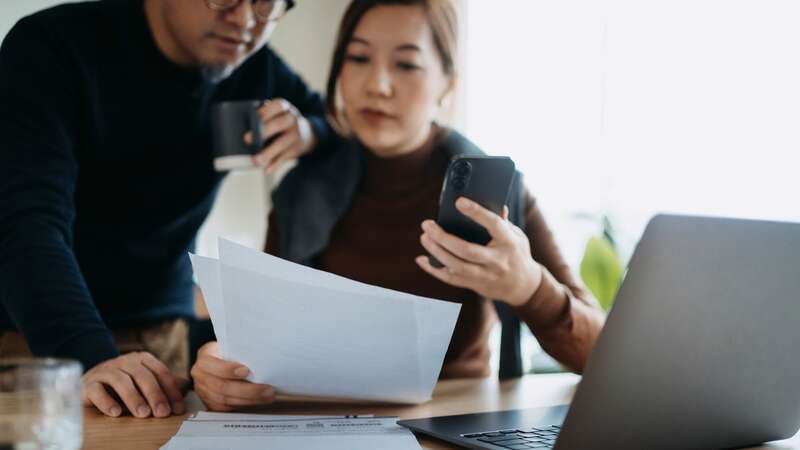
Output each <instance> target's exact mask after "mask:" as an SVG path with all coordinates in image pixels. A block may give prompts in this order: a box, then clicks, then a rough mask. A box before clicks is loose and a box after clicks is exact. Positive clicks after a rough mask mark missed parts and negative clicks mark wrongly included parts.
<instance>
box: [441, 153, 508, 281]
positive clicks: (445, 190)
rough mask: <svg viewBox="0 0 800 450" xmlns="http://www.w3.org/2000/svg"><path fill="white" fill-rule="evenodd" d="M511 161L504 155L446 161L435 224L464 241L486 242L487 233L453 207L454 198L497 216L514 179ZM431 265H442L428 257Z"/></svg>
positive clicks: (488, 237) (454, 205) (460, 156)
mask: <svg viewBox="0 0 800 450" xmlns="http://www.w3.org/2000/svg"><path fill="white" fill-rule="evenodd" d="M514 173H515V166H514V161H512V160H511V158H509V157H507V156H464V155H459V156H455V157H453V159H452V160H450V165H449V166H448V168H447V172H446V173H445V176H444V183H443V185H442V194H441V196H440V197H439V213H438V215H437V218H436V223H438V224H439V226H441V227H442V228H443V229H444V230H445V231H447V232H448V233H450V234H453V235H456V236H458V237H460V238H461V239H464V240H465V241H469V242H474V243H476V244H480V245H486V244H487V243H489V241H490V240H491V236H490V235H489V232H488V231H486V228H484V227H483V226H481V225H478V223H477V222H475V221H473V220H472V219H470V218H469V217H467V216H465V215H463V214H461V212H459V211H458V209H456V200H457V199H458V198H459V197H466V198H468V199H470V200H472V201H474V202H476V203H478V204H479V205H481V206H483V207H484V208H486V209H488V210H489V211H492V212H494V213H495V214H497V215H501V214H502V212H503V206H505V205H506V202H507V199H508V192H509V191H510V190H511V182H512V181H513V180H514ZM429 258H430V262H431V265H432V266H434V267H443V265H442V264H441V263H440V262H439V261H438V260H437V259H436V258H434V257H432V256H430V257H429Z"/></svg>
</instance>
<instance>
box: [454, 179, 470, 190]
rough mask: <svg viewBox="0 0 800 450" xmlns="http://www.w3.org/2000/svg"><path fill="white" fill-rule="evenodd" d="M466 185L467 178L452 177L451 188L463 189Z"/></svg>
mask: <svg viewBox="0 0 800 450" xmlns="http://www.w3.org/2000/svg"><path fill="white" fill-rule="evenodd" d="M465 187H467V180H465V179H464V178H462V177H456V178H453V188H454V189H455V190H457V191H463V190H464V188H465Z"/></svg>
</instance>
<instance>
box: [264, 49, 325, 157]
mask: <svg viewBox="0 0 800 450" xmlns="http://www.w3.org/2000/svg"><path fill="white" fill-rule="evenodd" d="M267 50H268V52H269V55H270V59H271V60H272V61H271V64H270V65H271V67H272V71H271V72H272V73H271V76H274V77H275V96H276V97H282V98H285V99H286V100H288V101H289V103H291V104H292V105H294V106H295V107H296V108H297V109H298V110H300V112H301V113H302V114H303V116H304V117H305V118H306V119H308V121H309V122H310V123H311V127H312V128H313V129H314V134H315V135H316V137H317V148H316V150H315V152H313V153H318V152H320V151H322V152H326V151H327V149H330V148H332V147H335V146H336V144H337V142H338V139H339V138H338V136H337V135H336V133H335V132H334V131H333V129H332V128H331V126H330V124H328V120H327V119H326V117H325V116H326V110H325V104H324V102H323V101H322V98H321V97H320V96H319V94H317V93H316V92H314V91H313V90H311V89H310V88H309V87H308V85H306V83H305V81H303V79H302V78H301V77H300V76H299V75H298V74H297V73H295V72H294V71H293V70H292V69H291V68H290V67H289V66H288V65H287V64H286V63H285V62H284V61H283V60H282V59H281V58H280V57H279V56H278V55H277V54H275V53H274V52H273V51H272V49H269V48H268V49H267Z"/></svg>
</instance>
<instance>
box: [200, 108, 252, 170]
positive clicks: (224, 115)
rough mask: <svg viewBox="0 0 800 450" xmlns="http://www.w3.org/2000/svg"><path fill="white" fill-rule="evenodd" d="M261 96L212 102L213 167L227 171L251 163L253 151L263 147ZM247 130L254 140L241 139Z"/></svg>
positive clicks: (241, 167) (250, 164)
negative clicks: (251, 98) (260, 114)
mask: <svg viewBox="0 0 800 450" xmlns="http://www.w3.org/2000/svg"><path fill="white" fill-rule="evenodd" d="M263 104H264V102H262V101H260V100H239V101H227V102H220V103H215V104H214V105H212V106H211V139H212V148H213V151H214V169H215V170H217V171H218V172H226V171H229V170H235V169H244V168H248V167H253V166H254V165H253V155H255V154H256V153H258V152H259V151H261V149H262V148H264V145H265V142H264V136H263V135H262V133H261V117H260V116H259V115H258V108H260V107H261V105H263ZM248 131H250V132H251V133H252V135H253V141H252V143H251V144H250V145H247V144H246V143H245V142H244V135H245V133H247V132H248Z"/></svg>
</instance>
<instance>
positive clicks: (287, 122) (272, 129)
mask: <svg viewBox="0 0 800 450" xmlns="http://www.w3.org/2000/svg"><path fill="white" fill-rule="evenodd" d="M263 120H264V122H265V125H263V132H264V139H269V138H271V137H272V136H277V135H279V134H281V133H283V132H284V131H286V130H289V129H291V128H293V127H294V126H295V125H296V124H297V117H296V116H295V115H294V114H292V113H288V112H286V113H282V114H280V115H277V116H275V117H273V118H271V119H268V120H267V119H263Z"/></svg>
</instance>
